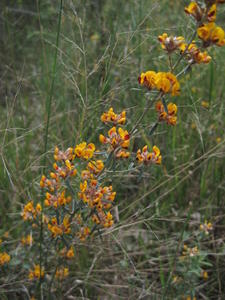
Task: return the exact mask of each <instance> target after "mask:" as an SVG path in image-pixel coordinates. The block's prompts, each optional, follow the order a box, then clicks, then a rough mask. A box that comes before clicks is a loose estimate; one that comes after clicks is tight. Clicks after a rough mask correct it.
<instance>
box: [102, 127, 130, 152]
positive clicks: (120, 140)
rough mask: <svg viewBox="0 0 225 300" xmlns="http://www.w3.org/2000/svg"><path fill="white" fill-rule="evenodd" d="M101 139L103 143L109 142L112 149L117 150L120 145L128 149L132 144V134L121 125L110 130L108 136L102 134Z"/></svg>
mask: <svg viewBox="0 0 225 300" xmlns="http://www.w3.org/2000/svg"><path fill="white" fill-rule="evenodd" d="M99 140H100V142H101V143H103V144H108V145H109V146H110V148H109V149H110V150H115V149H118V148H120V147H122V148H123V149H127V148H128V147H129V145H130V136H129V133H128V131H127V130H124V129H123V128H121V127H119V128H118V130H117V129H116V127H115V126H114V127H112V128H111V129H110V130H109V131H108V137H105V136H103V135H102V134H100V136H99ZM117 153H118V152H117ZM125 156H126V155H125ZM125 156H124V157H125ZM121 157H122V156H121Z"/></svg>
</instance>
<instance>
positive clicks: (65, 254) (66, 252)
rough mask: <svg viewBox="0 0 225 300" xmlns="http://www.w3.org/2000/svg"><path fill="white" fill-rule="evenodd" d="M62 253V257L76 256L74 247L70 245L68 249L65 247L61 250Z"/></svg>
mask: <svg viewBox="0 0 225 300" xmlns="http://www.w3.org/2000/svg"><path fill="white" fill-rule="evenodd" d="M60 255H61V256H62V257H65V258H67V259H71V258H73V257H74V249H73V247H70V248H69V249H67V248H66V247H64V248H63V249H62V250H61V251H60Z"/></svg>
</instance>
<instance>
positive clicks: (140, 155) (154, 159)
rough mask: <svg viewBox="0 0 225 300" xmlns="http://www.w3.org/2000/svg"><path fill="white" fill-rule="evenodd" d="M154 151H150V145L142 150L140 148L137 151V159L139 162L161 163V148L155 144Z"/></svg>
mask: <svg viewBox="0 0 225 300" xmlns="http://www.w3.org/2000/svg"><path fill="white" fill-rule="evenodd" d="M152 150H153V151H152V152H148V146H147V145H146V146H144V147H143V149H142V151H141V150H140V149H139V150H138V151H137V155H136V159H137V160H138V162H139V163H145V164H149V163H154V164H157V165H160V164H161V162H162V156H161V155H160V150H159V148H158V147H157V146H153V148H152Z"/></svg>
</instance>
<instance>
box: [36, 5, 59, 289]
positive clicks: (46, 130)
mask: <svg viewBox="0 0 225 300" xmlns="http://www.w3.org/2000/svg"><path fill="white" fill-rule="evenodd" d="M62 5H63V0H60V7H59V16H58V27H57V37H56V44H55V46H56V48H55V55H54V61H53V68H52V82H51V88H50V92H49V97H48V98H47V101H46V114H47V122H46V127H45V134H44V153H43V164H42V166H43V167H42V174H43V173H44V172H45V169H46V153H47V148H48V132H49V122H50V117H51V104H52V98H53V91H54V84H55V77H56V62H57V55H58V46H59V34H60V28H61V17H62ZM43 203H44V197H43V192H42V195H41V206H42V212H41V228H40V260H39V261H40V268H42V264H43V262H42V259H43V257H42V256H43V253H42V244H43ZM39 283H40V284H39V286H40V293H41V285H42V281H41V277H40V282H39Z"/></svg>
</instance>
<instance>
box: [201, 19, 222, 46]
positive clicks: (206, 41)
mask: <svg viewBox="0 0 225 300" xmlns="http://www.w3.org/2000/svg"><path fill="white" fill-rule="evenodd" d="M197 32H198V37H199V38H200V39H201V40H202V41H203V46H204V47H208V46H210V45H211V44H215V45H216V46H220V47H221V46H224V45H225V33H224V30H223V29H222V28H221V27H219V26H217V25H216V24H215V23H214V22H211V23H203V24H202V25H201V26H200V27H199V28H198V30H197Z"/></svg>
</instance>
